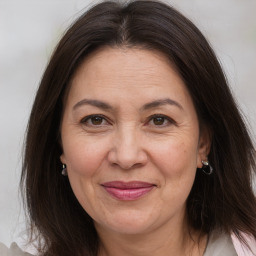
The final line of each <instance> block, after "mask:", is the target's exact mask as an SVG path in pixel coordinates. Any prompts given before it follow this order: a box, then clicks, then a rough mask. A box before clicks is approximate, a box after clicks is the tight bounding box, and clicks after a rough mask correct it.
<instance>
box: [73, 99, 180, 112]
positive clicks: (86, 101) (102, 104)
mask: <svg viewBox="0 0 256 256" xmlns="http://www.w3.org/2000/svg"><path fill="white" fill-rule="evenodd" d="M83 105H91V106H94V107H97V108H100V109H103V110H113V107H112V106H111V105H109V104H108V103H106V102H103V101H100V100H90V99H83V100H81V101H79V102H77V103H76V104H75V105H74V106H73V110H75V109H77V108H78V107H81V106H83ZM164 105H171V106H176V107H178V108H179V109H181V110H183V108H182V106H181V105H180V104H179V103H178V102H177V101H175V100H172V99H169V98H166V99H159V100H154V101H152V102H149V103H146V104H145V105H144V106H142V108H141V109H140V111H145V110H149V109H152V108H157V107H160V106H164Z"/></svg>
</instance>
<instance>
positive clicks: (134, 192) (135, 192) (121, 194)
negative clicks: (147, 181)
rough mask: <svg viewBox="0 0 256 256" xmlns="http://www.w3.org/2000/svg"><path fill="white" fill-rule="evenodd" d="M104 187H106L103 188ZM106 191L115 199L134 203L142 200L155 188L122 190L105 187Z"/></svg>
mask: <svg viewBox="0 0 256 256" xmlns="http://www.w3.org/2000/svg"><path fill="white" fill-rule="evenodd" d="M103 187H104V186H103ZM104 188H105V190H106V191H107V192H108V193H109V194H110V195H111V196H113V197H114V198H116V199H118V200H123V201H132V200H136V199H139V198H141V197H142V196H144V195H146V194H147V193H149V192H150V191H151V190H152V189H153V188H154V186H151V187H145V188H127V189H120V188H114V187H104Z"/></svg>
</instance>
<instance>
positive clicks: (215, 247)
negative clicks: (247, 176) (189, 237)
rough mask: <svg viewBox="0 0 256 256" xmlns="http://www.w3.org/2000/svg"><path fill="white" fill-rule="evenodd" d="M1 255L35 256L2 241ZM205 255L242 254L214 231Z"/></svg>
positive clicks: (228, 237)
mask: <svg viewBox="0 0 256 256" xmlns="http://www.w3.org/2000/svg"><path fill="white" fill-rule="evenodd" d="M0 256H33V255H32V254H29V253H26V252H23V251H22V250H21V249H20V248H19V247H18V245H17V244H16V243H12V244H11V247H10V249H8V248H7V247H6V246H5V245H4V244H2V243H0ZM204 256H240V255H238V254H237V253H236V251H235V248H234V245H233V243H232V239H231V237H230V236H228V235H225V234H223V233H218V232H213V233H212V234H211V235H210V237H209V241H208V244H207V248H206V251H205V253H204Z"/></svg>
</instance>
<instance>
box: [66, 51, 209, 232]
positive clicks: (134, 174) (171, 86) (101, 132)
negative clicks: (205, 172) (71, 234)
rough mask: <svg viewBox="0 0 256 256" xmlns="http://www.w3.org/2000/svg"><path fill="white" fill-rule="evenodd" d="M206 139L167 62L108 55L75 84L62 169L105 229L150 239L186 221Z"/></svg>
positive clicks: (94, 58) (93, 60)
mask: <svg viewBox="0 0 256 256" xmlns="http://www.w3.org/2000/svg"><path fill="white" fill-rule="evenodd" d="M206 137H207V136H204V135H203V133H200V132H199V124H198V119H197V114H196V111H195V108H194V106H193V102H192V99H191V97H190V95H189V93H188V91H187V89H186V87H185V85H184V83H183V81H182V80H181V78H180V76H179V75H178V73H177V72H176V71H175V69H174V68H173V67H172V65H171V63H169V62H168V60H167V59H166V58H165V57H164V56H163V55H162V54H160V53H158V52H154V51H148V50H141V49H135V48H133V49H117V48H103V49H101V50H98V51H97V52H95V53H93V54H92V55H91V56H90V57H88V58H87V59H86V60H85V61H84V62H83V63H82V65H81V66H80V67H79V69H78V70H77V72H76V74H75V76H74V78H73V80H72V83H71V87H70V90H69V92H68V95H67V99H66V102H65V107H64V113H63V119H62V124H61V138H62V145H63V154H62V155H61V161H62V163H65V164H66V165H67V171H68V178H69V180H70V184H71V186H72V189H73V191H74V194H75V196H76V197H77V199H78V201H79V202H80V204H81V206H82V207H83V208H84V210H85V211H86V212H87V213H88V214H89V215H90V216H91V217H92V218H93V220H94V222H95V226H96V228H97V229H104V230H109V231H112V232H118V233H126V234H127V233H128V234H140V233H141V234H143V233H145V232H150V231H152V230H155V229H157V228H160V227H162V226H163V225H164V226H171V225H174V223H182V222H183V221H184V217H185V204H186V199H187V197H188V195H189V192H190V190H191V187H192V185H193V182H194V178H195V173H196V169H197V167H201V166H202V164H201V160H204V159H205V158H206V153H207V149H208V144H209V143H208V140H207V138H206Z"/></svg>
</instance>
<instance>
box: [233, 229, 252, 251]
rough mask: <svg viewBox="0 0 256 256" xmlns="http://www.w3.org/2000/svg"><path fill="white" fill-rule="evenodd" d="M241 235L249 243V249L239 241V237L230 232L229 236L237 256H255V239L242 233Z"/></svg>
mask: <svg viewBox="0 0 256 256" xmlns="http://www.w3.org/2000/svg"><path fill="white" fill-rule="evenodd" d="M241 236H242V237H243V239H244V240H245V241H246V243H247V244H248V245H249V247H250V250H249V249H248V248H247V247H246V246H245V245H244V244H243V243H241V242H240V241H239V239H238V238H237V237H236V236H235V235H234V234H232V235H231V238H232V241H233V244H234V247H235V248H236V251H237V254H238V255H239V256H256V241H255V239H254V238H253V237H252V236H249V235H247V234H244V233H242V234H241Z"/></svg>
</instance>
